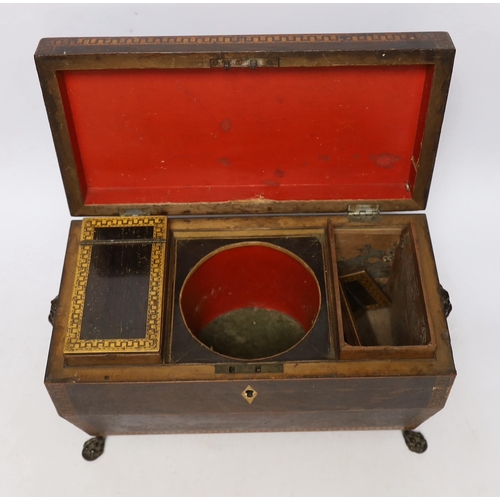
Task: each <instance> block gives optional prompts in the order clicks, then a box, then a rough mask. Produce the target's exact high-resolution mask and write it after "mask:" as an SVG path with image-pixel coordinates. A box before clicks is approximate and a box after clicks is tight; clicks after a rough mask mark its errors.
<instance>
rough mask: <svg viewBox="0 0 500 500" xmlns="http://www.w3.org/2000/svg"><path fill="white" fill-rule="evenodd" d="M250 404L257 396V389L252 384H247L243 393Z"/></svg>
mask: <svg viewBox="0 0 500 500" xmlns="http://www.w3.org/2000/svg"><path fill="white" fill-rule="evenodd" d="M241 395H242V396H243V397H244V398H245V400H246V402H247V403H248V404H252V402H253V400H254V399H255V398H256V397H257V391H256V390H255V389H253V388H252V386H250V385H247V386H246V388H245V390H244V391H243V392H242V393H241Z"/></svg>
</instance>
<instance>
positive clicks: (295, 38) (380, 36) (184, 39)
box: [41, 32, 448, 49]
mask: <svg viewBox="0 0 500 500" xmlns="http://www.w3.org/2000/svg"><path fill="white" fill-rule="evenodd" d="M447 39H448V38H447V35H446V33H442V32H429V33H366V34H348V33H346V34H299V35H221V36H165V37H162V36H156V37H96V38H90V37H88V38H46V39H44V40H42V41H41V47H43V48H44V49H50V48H52V47H58V46H69V47H72V46H99V45H104V46H107V45H218V44H242V45H243V44H270V43H271V44H273V43H306V44H307V43H344V42H363V43H366V42H399V41H401V42H405V41H415V40H416V41H444V40H447Z"/></svg>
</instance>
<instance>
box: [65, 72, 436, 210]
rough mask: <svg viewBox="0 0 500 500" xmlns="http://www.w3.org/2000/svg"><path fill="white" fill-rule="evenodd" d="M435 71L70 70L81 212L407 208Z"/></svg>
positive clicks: (69, 110) (68, 99) (68, 94)
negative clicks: (94, 208)
mask: <svg viewBox="0 0 500 500" xmlns="http://www.w3.org/2000/svg"><path fill="white" fill-rule="evenodd" d="M432 76H433V67H432V66H428V65H418V66H417V65H415V66H386V67H380V66H377V67H374V66H350V67H331V68H258V69H256V70H250V69H236V68H232V69H230V70H229V71H225V70H223V69H182V70H181V69H179V70H178V69H175V70H103V71H97V70H94V71H65V72H63V73H61V74H60V75H59V81H60V88H61V93H62V94H63V103H64V106H65V111H66V114H67V115H68V116H70V119H69V120H68V126H69V128H70V135H71V140H72V144H73V149H74V152H75V157H77V165H78V168H79V176H80V181H81V183H82V185H83V186H84V187H85V186H86V192H85V189H84V193H85V194H84V196H85V203H86V204H134V203H139V204H155V203H192V202H224V201H234V200H245V199H255V198H261V199H262V198H263V199H274V200H342V199H407V198H410V197H411V193H409V192H408V189H407V187H406V186H407V185H410V186H412V185H413V181H414V175H413V174H412V170H413V167H412V166H411V158H412V156H413V155H415V154H417V153H418V154H420V144H421V141H422V134H423V129H424V124H425V117H426V114H427V108H428V102H429V89H430V85H431V82H432Z"/></svg>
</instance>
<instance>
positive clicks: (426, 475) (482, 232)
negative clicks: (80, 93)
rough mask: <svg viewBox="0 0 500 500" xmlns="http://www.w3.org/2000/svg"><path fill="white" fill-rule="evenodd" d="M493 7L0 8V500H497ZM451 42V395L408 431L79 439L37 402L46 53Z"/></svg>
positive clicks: (435, 194) (42, 310) (42, 337)
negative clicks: (76, 39) (318, 38)
mask: <svg viewBox="0 0 500 500" xmlns="http://www.w3.org/2000/svg"><path fill="white" fill-rule="evenodd" d="M499 20H500V8H499V6H498V5H489V6H488V5H486V6H484V5H483V6H473V5H391V4H389V5H380V6H379V5H375V4H372V5H341V4H339V5H336V4H329V5H309V6H308V5H230V4H227V5H216V6H212V5H132V4H130V5H76V6H71V5H50V6H44V5H35V6H29V5H28V6H16V5H14V6H12V5H0V42H1V43H0V48H1V50H0V68H1V69H0V103H1V108H0V203H1V215H0V238H1V240H0V241H1V245H0V267H1V270H0V292H1V297H0V299H1V301H0V309H1V329H0V335H1V344H0V346H1V347H0V370H1V372H0V375H1V376H0V494H3V495H9V494H10V495H103V496H104V495H145V496H147V495H162V496H163V495H166V496H170V495H294V496H295V495H308V496H309V495H311V496H316V495H326V496H348V495H498V494H500V479H499V478H500V474H499V472H500V460H499V449H500V431H499V429H500V425H499V424H500V411H499V409H500V405H499V402H500V362H499V361H500V357H499V356H500V349H499V338H500V325H499V315H500V302H499V299H500V293H499V287H500V276H499V265H498V260H499V258H500V253H499V248H500V240H499V236H498V235H499V229H500V225H499V222H498V211H499V210H498V202H497V197H498V189H499V185H500V176H499V167H500V154H499V143H500V134H499V132H500V127H499V116H500V106H499V104H500V102H499V95H500V78H499V66H500V65H499V63H500V53H499V52H500V51H499V48H500V37H499V27H498V25H499ZM432 30H434V31H449V32H450V34H451V36H452V38H453V40H454V42H455V44H456V47H457V57H456V63H455V70H454V75H453V79H452V85H451V91H450V97H449V101H448V108H447V112H446V117H445V121H444V128H443V133H442V138H441V143H440V149H439V153H438V157H437V164H436V169H435V173H434V178H433V183H432V188H431V192H430V198H429V204H428V208H427V210H426V213H427V216H428V219H429V224H430V229H431V235H432V239H433V244H434V251H435V257H436V261H437V263H438V269H439V273H440V280H441V282H442V283H443V284H444V286H445V288H447V289H448V291H449V292H450V295H451V299H452V303H453V308H454V309H453V312H452V314H451V316H450V318H449V326H450V332H451V336H452V342H453V347H454V355H455V362H456V365H457V369H458V377H457V379H456V382H455V385H454V387H453V389H452V391H451V395H450V398H449V400H448V404H447V406H446V407H445V409H444V410H442V411H441V412H440V413H438V414H437V415H435V416H434V417H433V418H431V419H430V420H428V421H427V422H425V423H424V424H423V425H422V426H421V428H420V430H421V431H422V432H423V433H424V435H425V436H426V438H427V439H428V441H429V449H428V451H427V452H426V453H425V454H424V455H417V454H414V453H410V452H409V451H408V450H407V449H406V446H405V444H404V442H403V438H402V436H401V433H400V432H399V431H376V432H375V431H374V432H371V431H360V432H318V433H271V434H212V435H166V436H120V437H111V438H109V439H108V440H107V445H106V451H105V453H104V455H103V456H102V457H101V458H100V459H99V460H97V461H96V462H93V463H87V462H85V461H84V460H83V459H82V458H81V456H80V452H81V447H82V444H83V442H84V440H85V439H86V438H87V436H86V435H85V434H84V433H83V432H82V431H80V430H79V429H77V428H76V427H74V426H73V425H71V424H69V423H68V422H66V421H65V420H63V419H61V418H59V417H58V416H57V414H56V412H55V409H54V407H53V405H52V403H51V401H50V399H49V396H48V394H47V393H46V391H45V389H44V386H43V374H44V370H45V362H46V356H47V350H48V345H49V341H50V335H51V328H50V325H49V324H48V322H47V314H48V310H49V303H50V300H51V299H52V298H53V297H54V296H55V295H56V294H57V292H58V288H59V279H60V275H61V269H62V264H63V257H64V251H65V245H66V237H67V232H68V228H69V221H70V216H69V212H68V210H67V205H66V200H65V196H64V191H63V186H62V182H61V178H60V175H59V170H58V166H57V161H56V156H55V153H54V148H53V143H52V138H51V135H50V131H49V125H48V122H47V118H46V112H45V109H44V105H43V101H42V96H41V92H40V89H39V83H38V79H37V75H36V72H35V67H34V64H33V52H34V50H35V48H36V45H37V43H38V40H39V39H40V38H41V37H47V36H105V35H108V36H124V35H181V34H182V35H184V34H187V35H189V34H191V35H198V34H200V35H210V34H214V35H218V34H251V33H321V32H324V33H328V32H331V33H345V32H377V31H380V32H383V31H388V32H390V31H432Z"/></svg>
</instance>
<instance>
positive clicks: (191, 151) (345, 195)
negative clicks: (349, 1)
mask: <svg viewBox="0 0 500 500" xmlns="http://www.w3.org/2000/svg"><path fill="white" fill-rule="evenodd" d="M454 52H455V50H454V46H453V44H452V42H451V40H450V37H449V36H448V34H447V33H399V34H365V35H286V36H285V35H277V36H264V35H258V36H221V37H151V38H140V37H138V38H135V37H134V38H132V37H131V38H74V39H73V38H68V39H43V40H42V41H41V42H40V45H39V47H38V49H37V52H36V54H35V59H36V65H37V69H38V73H39V76H40V81H41V86H42V90H43V95H44V99H45V104H46V107H47V112H48V116H49V121H50V125H51V129H52V133H53V137H54V142H55V147H56V150H57V155H58V160H59V165H60V169H61V174H62V178H63V181H64V186H65V189H66V194H67V199H68V203H69V208H70V212H71V214H72V215H74V216H85V217H89V218H87V219H83V221H82V220H74V221H73V222H72V223H71V227H70V232H69V239H68V247H67V252H66V258H65V262H64V269H63V276H62V281H61V288H60V292H59V296H58V301H57V307H56V308H55V310H54V315H53V325H54V329H53V335H52V342H51V346H50V353H49V359H48V365H47V371H46V376H45V384H46V387H47V389H48V391H49V393H50V396H51V398H52V400H53V402H54V404H55V406H56V408H57V411H58V413H59V414H60V415H61V416H62V417H63V418H65V419H67V420H69V421H70V422H72V423H73V424H75V425H76V426H78V427H79V428H81V429H83V430H84V431H86V432H87V433H89V434H91V435H100V436H106V435H111V434H136V433H172V432H246V431H285V430H290V431H291V430H328V429H413V428H415V427H416V426H418V425H419V424H420V423H421V422H423V421H424V420H426V419H427V418H429V417H430V416H432V415H433V414H434V413H436V412H437V411H438V410H440V409H441V408H442V407H443V406H444V404H445V402H446V399H447V396H448V393H449V390H450V388H451V386H452V383H453V380H454V377H455V367H454V363H453V357H452V351H451V345H450V338H449V334H448V328H447V323H446V318H445V312H446V311H445V301H444V299H443V292H442V289H441V287H440V284H439V280H438V276H437V271H436V264H435V261H434V257H433V253H432V247H431V241H430V236H429V231H428V227H427V222H426V216H425V215H424V214H422V213H419V214H410V213H407V212H409V211H415V210H422V209H424V208H425V206H426V202H427V197H428V193H429V188H430V183H431V177H432V171H433V168H434V162H435V157H436V152H437V146H438V140H439V134H440V130H441V125H442V120H443V114H444V109H445V104H446V98H447V93H448V88H449V84H450V79H451V71H452V65H453V58H454ZM384 212H391V213H387V214H386V213H384ZM393 212H398V213H393ZM208 216H209V217H208ZM353 294H354V295H353ZM351 295H352V296H353V297H354V298H355V302H356V301H358V302H359V304H358V305H359V307H358V305H356V303H354V302H352V300H351V299H352V297H351ZM350 297H351V298H350ZM360 297H361V298H360ZM363 297H364V298H363Z"/></svg>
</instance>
